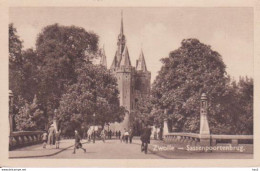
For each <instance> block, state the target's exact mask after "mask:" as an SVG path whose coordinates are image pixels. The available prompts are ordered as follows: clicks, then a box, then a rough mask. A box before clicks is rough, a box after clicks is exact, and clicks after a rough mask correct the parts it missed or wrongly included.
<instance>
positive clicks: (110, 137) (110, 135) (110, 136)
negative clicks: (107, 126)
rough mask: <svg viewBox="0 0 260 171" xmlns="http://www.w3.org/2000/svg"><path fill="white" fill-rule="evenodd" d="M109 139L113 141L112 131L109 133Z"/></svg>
mask: <svg viewBox="0 0 260 171" xmlns="http://www.w3.org/2000/svg"><path fill="white" fill-rule="evenodd" d="M109 139H112V131H111V130H110V131H109Z"/></svg>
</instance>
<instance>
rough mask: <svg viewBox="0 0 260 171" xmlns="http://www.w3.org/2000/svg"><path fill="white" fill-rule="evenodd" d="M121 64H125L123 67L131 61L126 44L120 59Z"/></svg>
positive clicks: (127, 65) (129, 64)
mask: <svg viewBox="0 0 260 171" xmlns="http://www.w3.org/2000/svg"><path fill="white" fill-rule="evenodd" d="M121 66H125V67H129V66H131V61H130V58H129V53H128V49H127V46H125V49H124V52H123V54H122V59H121V61H120V67H121Z"/></svg>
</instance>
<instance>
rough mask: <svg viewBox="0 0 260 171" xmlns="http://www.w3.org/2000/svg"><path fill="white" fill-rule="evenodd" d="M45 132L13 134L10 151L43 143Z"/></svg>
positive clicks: (10, 140)
mask: <svg viewBox="0 0 260 171" xmlns="http://www.w3.org/2000/svg"><path fill="white" fill-rule="evenodd" d="M42 134H43V131H19V132H11V133H10V136H9V150H12V149H15V148H19V147H24V146H29V145H33V144H38V143H42Z"/></svg>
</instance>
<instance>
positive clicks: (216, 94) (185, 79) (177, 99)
mask: <svg viewBox="0 0 260 171" xmlns="http://www.w3.org/2000/svg"><path fill="white" fill-rule="evenodd" d="M162 63H163V66H162V68H161V70H160V72H159V75H158V76H157V77H156V80H155V82H154V84H153V87H152V94H153V97H154V98H153V104H154V108H155V109H154V111H155V113H154V117H155V118H158V115H161V116H163V114H162V113H160V112H156V111H160V110H161V111H162V110H164V109H167V113H166V116H164V117H166V118H168V119H169V120H170V121H171V124H170V125H171V128H174V129H175V131H184V132H198V131H199V117H200V115H199V114H200V112H199V107H200V105H199V103H200V96H201V94H202V93H203V92H205V93H206V94H207V95H208V99H209V122H210V123H209V125H210V129H211V131H212V133H231V132H232V131H233V133H234V132H235V131H234V130H232V129H231V128H230V130H229V129H223V127H227V126H229V125H231V124H232V123H233V122H229V120H228V118H229V117H230V116H231V115H232V114H233V115H234V113H236V111H238V110H239V109H236V108H235V107H233V105H234V106H238V105H241V102H238V101H232V99H234V98H236V99H241V98H238V97H237V96H238V95H236V94H234V92H233V91H235V90H233V88H232V87H229V86H228V85H229V82H230V78H229V77H228V76H227V74H226V71H225V68H226V66H225V64H224V62H223V61H222V58H221V56H220V54H219V53H218V52H216V51H214V50H212V49H211V48H210V46H208V45H205V44H203V43H201V42H199V40H197V39H185V40H183V41H182V43H181V47H180V48H178V49H177V50H175V51H172V52H171V53H170V54H169V57H167V58H163V59H162ZM228 87H229V88H228ZM235 96H236V97H235ZM233 103H236V104H233ZM159 113H160V114H159ZM160 118H161V119H162V117H160ZM159 122H162V120H161V121H159ZM236 126H238V125H236ZM238 129H241V127H238ZM225 131H226V132H225Z"/></svg>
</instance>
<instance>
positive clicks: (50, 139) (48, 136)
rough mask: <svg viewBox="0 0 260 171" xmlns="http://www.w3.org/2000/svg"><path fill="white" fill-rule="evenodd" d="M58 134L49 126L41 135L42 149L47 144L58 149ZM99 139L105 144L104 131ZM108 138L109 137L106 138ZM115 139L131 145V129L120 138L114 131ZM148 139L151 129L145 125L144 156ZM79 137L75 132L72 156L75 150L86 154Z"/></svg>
mask: <svg viewBox="0 0 260 171" xmlns="http://www.w3.org/2000/svg"><path fill="white" fill-rule="evenodd" d="M60 133H61V131H60V130H59V131H56V129H55V128H54V125H51V127H50V128H49V130H48V133H47V131H46V132H44V133H43V135H42V139H43V148H46V145H47V144H49V145H50V147H52V145H56V148H59V144H60ZM92 134H93V131H91V132H90V131H89V132H88V137H89V135H92ZM100 137H101V140H102V141H103V142H105V139H106V131H105V129H102V131H101V132H100ZM108 137H109V136H108ZM116 137H118V138H119V139H120V140H121V142H125V143H128V141H129V143H132V139H133V131H132V129H129V130H127V129H126V128H125V129H124V131H123V133H122V138H120V137H121V131H116ZM150 137H151V128H149V126H148V125H146V126H145V127H144V128H143V129H142V132H141V137H140V139H141V142H142V144H141V152H144V153H145V154H147V150H148V144H149V143H150ZM80 141H81V137H80V135H79V133H78V131H77V130H75V145H74V151H73V154H75V153H76V149H82V150H83V151H84V152H86V149H85V148H83V146H82V144H81V142H80Z"/></svg>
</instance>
